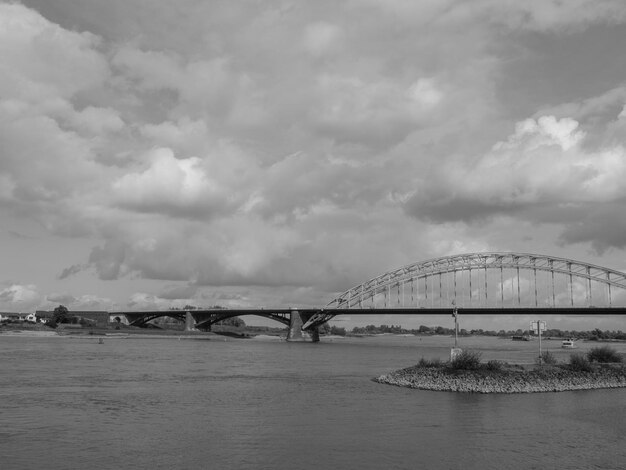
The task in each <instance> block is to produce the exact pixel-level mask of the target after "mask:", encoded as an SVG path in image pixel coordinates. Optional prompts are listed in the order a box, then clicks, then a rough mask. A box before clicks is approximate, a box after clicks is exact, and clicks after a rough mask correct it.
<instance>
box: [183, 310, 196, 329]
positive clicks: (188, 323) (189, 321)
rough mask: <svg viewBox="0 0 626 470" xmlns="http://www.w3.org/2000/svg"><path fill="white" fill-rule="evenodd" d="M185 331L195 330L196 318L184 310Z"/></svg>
mask: <svg viewBox="0 0 626 470" xmlns="http://www.w3.org/2000/svg"><path fill="white" fill-rule="evenodd" d="M185 331H197V329H196V320H195V319H194V318H193V315H191V312H185Z"/></svg>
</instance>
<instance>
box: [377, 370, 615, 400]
mask: <svg viewBox="0 0 626 470" xmlns="http://www.w3.org/2000/svg"><path fill="white" fill-rule="evenodd" d="M372 380H373V381H374V382H377V383H380V384H386V385H394V386H397V387H404V388H411V389H417V390H430V391H441V392H464V393H505V394H510V393H545V392H565V391H575V390H596V389H607V388H624V387H626V367H625V366H624V365H621V364H617V365H613V364H611V365H602V366H596V365H594V368H593V370H592V371H590V372H582V371H574V370H571V369H567V368H564V367H559V366H548V365H545V366H543V367H538V368H535V369H530V370H527V369H524V368H523V367H522V366H508V368H507V369H506V370H502V371H497V372H496V371H483V370H453V369H449V368H446V367H445V366H440V367H420V366H413V367H407V368H405V369H400V370H396V371H394V372H391V373H389V374H384V375H381V376H379V377H376V378H374V379H372Z"/></svg>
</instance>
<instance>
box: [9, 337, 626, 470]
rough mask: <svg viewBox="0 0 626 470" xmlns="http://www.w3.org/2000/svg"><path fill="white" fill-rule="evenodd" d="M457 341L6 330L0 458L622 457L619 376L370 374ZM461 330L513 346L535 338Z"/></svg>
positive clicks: (583, 463) (502, 348)
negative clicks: (396, 382) (386, 381)
mask: <svg viewBox="0 0 626 470" xmlns="http://www.w3.org/2000/svg"><path fill="white" fill-rule="evenodd" d="M451 341H452V340H451V338H445V337H428V338H422V339H420V338H419V337H412V336H411V337H401V336H382V337H371V338H346V339H339V338H335V339H330V338H322V342H321V343H317V344H310V343H307V344H302V343H298V344H296V343H285V342H283V341H277V340H271V339H265V340H264V339H262V338H259V339H252V340H236V339H230V338H229V339H227V340H224V339H222V338H219V337H218V338H216V337H212V338H211V339H210V340H207V339H180V340H179V339H177V338H150V337H143V336H142V337H129V338H122V337H118V338H115V337H107V338H106V339H105V340H104V344H99V343H98V339H97V338H95V337H88V336H81V337H56V336H55V337H29V336H20V335H19V334H17V335H12V336H9V335H0V358H1V359H0V468H2V469H3V470H13V469H37V468H42V469H43V468H46V469H51V470H55V469H59V470H60V469H63V470H71V469H81V470H82V469H89V468H94V469H119V468H128V469H130V468H133V469H204V468H210V469H255V470H256V469H273V470H274V469H289V470H293V469H299V470H302V469H417V468H424V469H464V470H471V469H503V468H516V469H534V468H536V469H540V468H541V469H545V468H558V469H559V470H563V469H589V468H599V469H620V468H622V469H623V468H626V445H625V442H626V389H617V390H592V391H576V392H561V393H541V394H523V395H481V394H461V393H447V392H429V391H419V390H409V389H403V388H399V387H392V386H388V385H382V384H377V383H375V382H373V381H372V380H371V379H372V378H373V377H375V376H378V375H381V374H384V373H387V372H390V371H392V370H395V369H398V368H402V367H407V366H410V365H413V364H415V363H416V362H417V361H418V360H419V358H420V357H426V358H434V357H441V358H445V357H446V355H448V354H449V348H450V346H451ZM460 343H461V344H460V346H461V347H471V348H473V349H480V350H481V351H483V359H491V358H500V359H506V360H510V361H513V360H516V361H518V362H525V361H526V362H531V361H532V359H533V357H535V356H536V352H537V351H536V349H537V346H538V345H537V343H536V342H528V343H525V342H512V341H509V340H503V339H498V338H461V339H460ZM543 346H544V348H546V349H549V350H551V351H553V352H554V353H555V354H557V355H559V358H561V359H564V358H565V357H566V356H565V355H566V354H569V353H570V352H569V351H567V352H566V351H562V350H561V349H560V343H559V342H556V341H552V342H550V341H544V343H543ZM589 347H590V346H589V343H584V344H582V343H581V349H583V350H584V349H585V348H589ZM616 349H618V350H621V351H622V352H624V350H625V349H626V345H625V344H624V343H622V344H618V345H616Z"/></svg>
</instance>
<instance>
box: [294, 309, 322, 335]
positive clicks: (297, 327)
mask: <svg viewBox="0 0 626 470" xmlns="http://www.w3.org/2000/svg"><path fill="white" fill-rule="evenodd" d="M289 316H290V322H289V332H288V333H287V341H300V342H312V343H317V342H318V341H319V340H320V334H319V332H318V331H317V327H314V328H311V329H309V330H305V331H303V330H302V325H304V322H306V321H307V320H308V318H304V316H303V315H302V314H301V313H300V312H298V311H296V310H294V311H292V312H291V314H290V315H289Z"/></svg>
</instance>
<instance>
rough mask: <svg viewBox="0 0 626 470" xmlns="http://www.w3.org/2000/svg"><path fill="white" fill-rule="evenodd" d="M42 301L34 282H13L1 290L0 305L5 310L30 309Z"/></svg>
mask: <svg viewBox="0 0 626 470" xmlns="http://www.w3.org/2000/svg"><path fill="white" fill-rule="evenodd" d="M40 301H41V294H40V293H39V291H38V289H37V286H35V285H34V284H11V285H9V286H7V287H5V288H4V289H2V290H0V306H2V308H3V309H5V310H9V311H11V310H19V311H29V310H32V309H34V308H35V306H37V305H38V304H39V302H40Z"/></svg>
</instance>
